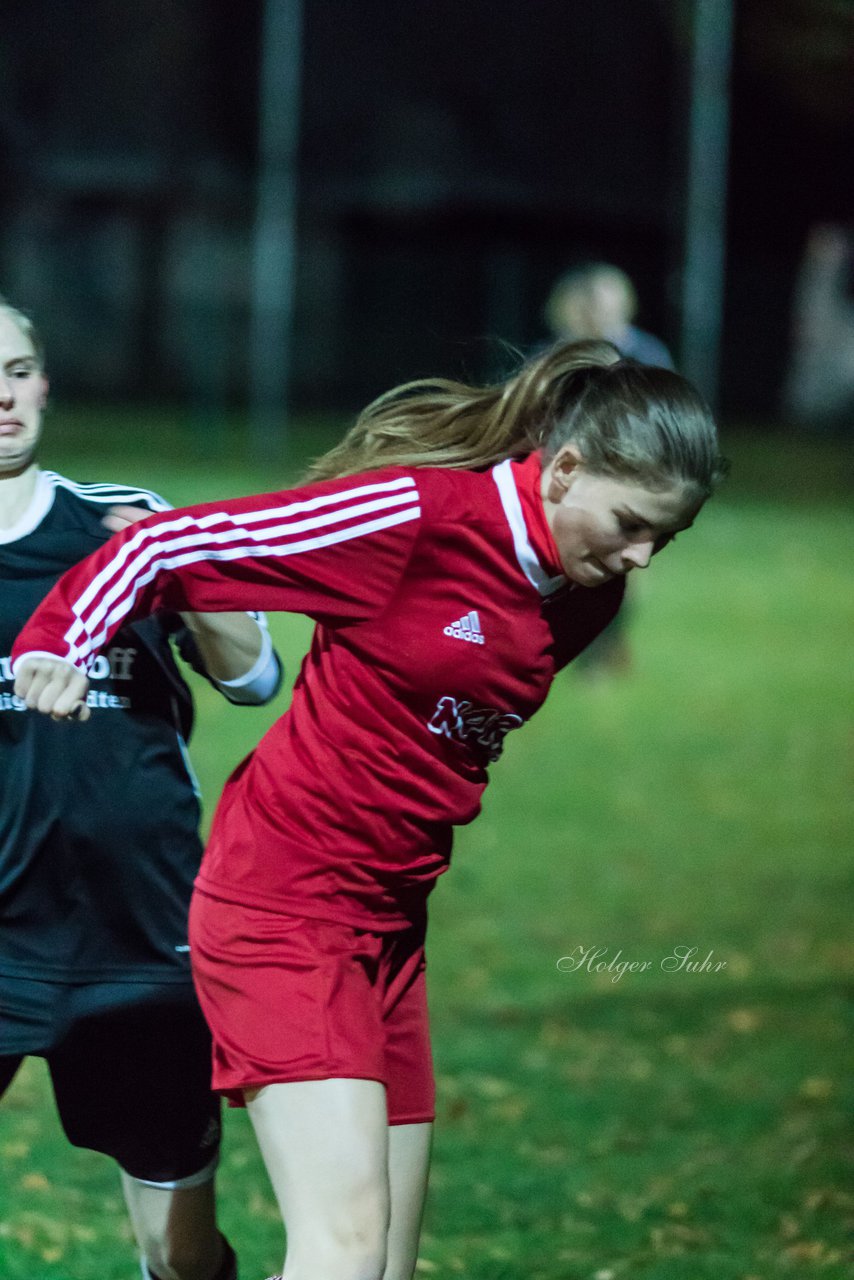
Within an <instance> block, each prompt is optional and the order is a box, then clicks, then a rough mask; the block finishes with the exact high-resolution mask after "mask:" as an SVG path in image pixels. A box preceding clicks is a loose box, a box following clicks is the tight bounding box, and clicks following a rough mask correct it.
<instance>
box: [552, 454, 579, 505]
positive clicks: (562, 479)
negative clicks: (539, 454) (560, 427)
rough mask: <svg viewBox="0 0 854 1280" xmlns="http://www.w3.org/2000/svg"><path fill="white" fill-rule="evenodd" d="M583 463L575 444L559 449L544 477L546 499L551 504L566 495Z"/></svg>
mask: <svg viewBox="0 0 854 1280" xmlns="http://www.w3.org/2000/svg"><path fill="white" fill-rule="evenodd" d="M583 461H584V460H583V458H582V456H581V454H580V453H579V452H578V449H577V448H576V447H575V445H574V444H565V445H562V446H561V447H560V449H558V451H557V453H556V454H555V456H554V457H553V458H552V460H551V462H550V463H549V465H548V467H547V468H546V471H545V474H544V476H543V479H544V481H545V497H546V498H547V499H548V500H549V502H554V503H558V502H560V501H561V499H562V498H563V496H564V494H565V493H567V492H568V491H569V489H570V488H571V487H572V484H573V481H574V479H575V476H576V475H577V474H578V470H579V468H580V467H581V466H582V464H583Z"/></svg>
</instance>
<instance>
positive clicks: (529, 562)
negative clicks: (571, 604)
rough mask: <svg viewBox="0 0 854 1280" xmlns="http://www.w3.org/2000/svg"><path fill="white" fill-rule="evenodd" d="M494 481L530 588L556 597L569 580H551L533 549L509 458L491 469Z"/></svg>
mask: <svg viewBox="0 0 854 1280" xmlns="http://www.w3.org/2000/svg"><path fill="white" fill-rule="evenodd" d="M492 478H493V480H494V481H495V483H496V485H497V486H498V494H499V497H500V498H501V505H502V506H503V508H504V514H505V516H506V517H507V523H508V524H509V525H510V532H511V533H512V535H513V546H514V548H515V550H516V559H517V560H518V561H519V567H520V568H521V570H522V572H523V573H524V575H525V577H526V578H527V579H528V581H529V582H530V584H531V586H532V587H536V589H537V591H539V593H540V595H541V596H550V595H553V594H554V592H555V591H558V590H560V588H561V587H563V586H566V578H565V577H564V576H563V574H559V575H558V576H557V577H556V578H552V577H550V576H549V574H548V573H546V570H545V569H544V568H543V566H542V563H541V562H540V557H539V556H538V555H537V553H536V551H535V550H534V548H533V545H532V543H531V539H530V537H529V536H528V526H527V525H526V524H525V516H524V513H523V511H522V503H521V502H520V500H519V492H518V490H517V488H516V480H515V478H514V476H513V466H512V462H511V459H510V458H505V460H504V461H503V462H499V463H498V465H497V466H495V467H493V468H492Z"/></svg>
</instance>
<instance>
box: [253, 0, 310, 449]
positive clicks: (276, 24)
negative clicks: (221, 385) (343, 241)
mask: <svg viewBox="0 0 854 1280" xmlns="http://www.w3.org/2000/svg"><path fill="white" fill-rule="evenodd" d="M262 33H263V34H262V47H261V80H260V95H259V96H260V108H259V117H260V118H259V146H258V185H257V200H256V210H255V226H254V233H253V244H252V298H251V320H250V335H249V343H250V349H249V369H250V421H251V443H252V452H253V455H254V459H255V462H256V463H259V464H262V465H264V464H268V463H270V462H272V461H275V460H278V459H279V458H280V456H281V453H282V451H283V448H284V445H285V439H286V429H287V414H288V408H289V397H290V384H291V370H292V342H293V314H294V296H295V275H296V249H297V230H296V224H297V175H298V151H299V107H300V70H301V55H302V0H265V2H264V16H263V26H262Z"/></svg>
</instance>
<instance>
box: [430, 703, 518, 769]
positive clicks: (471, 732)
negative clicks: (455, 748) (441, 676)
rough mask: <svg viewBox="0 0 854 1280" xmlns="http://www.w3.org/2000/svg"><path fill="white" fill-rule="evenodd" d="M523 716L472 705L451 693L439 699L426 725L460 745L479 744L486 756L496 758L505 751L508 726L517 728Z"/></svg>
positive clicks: (491, 758)
mask: <svg viewBox="0 0 854 1280" xmlns="http://www.w3.org/2000/svg"><path fill="white" fill-rule="evenodd" d="M521 724H522V717H521V716H517V715H516V713H515V712H513V711H498V710H496V709H495V708H493V707H475V706H473V705H472V703H471V702H466V701H465V700H463V701H460V702H458V701H457V699H456V698H452V697H450V696H447V697H444V698H440V699H439V701H438V703H437V705H436V710H435V711H434V712H433V717H432V719H431V720H430V721H429V722H428V725H427V728H428V729H429V730H430V732H431V733H437V734H440V735H441V736H443V737H445V738H450V739H451V741H452V742H460V743H462V744H463V746H466V747H473V746H477V747H480V748H481V749H482V750H483V751H485V752H486V755H487V758H488V759H489V760H490V761H492V760H497V759H498V757H499V756H500V755H501V752H502V751H503V750H504V739H505V737H506V736H507V734H508V733H509V732H510V730H511V729H518V728H519V726H520V725H521Z"/></svg>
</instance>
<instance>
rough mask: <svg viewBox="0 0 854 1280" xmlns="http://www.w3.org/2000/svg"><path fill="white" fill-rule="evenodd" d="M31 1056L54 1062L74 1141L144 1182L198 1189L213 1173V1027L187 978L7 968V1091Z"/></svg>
mask: <svg viewBox="0 0 854 1280" xmlns="http://www.w3.org/2000/svg"><path fill="white" fill-rule="evenodd" d="M28 1056H33V1057H39V1058H44V1059H45V1060H46V1061H47V1064H48V1067H49V1069H50V1075H51V1081H52V1083H53V1091H54V1095H55V1097H56V1105H57V1109H58V1111H59V1118H60V1120H61V1122H62V1127H63V1129H64V1130H65V1133H66V1135H67V1137H68V1140H69V1142H71V1143H73V1145H74V1146H76V1147H87V1148H89V1149H91V1150H93V1151H102V1152H104V1154H105V1155H108V1156H112V1157H113V1159H114V1160H116V1161H118V1163H119V1165H120V1166H121V1168H122V1169H124V1170H125V1172H126V1173H129V1174H130V1175H131V1176H132V1177H134V1178H139V1179H141V1180H143V1181H145V1182H154V1183H162V1184H165V1185H173V1184H175V1183H182V1184H183V1185H187V1184H189V1185H192V1184H193V1182H194V1181H196V1180H198V1181H202V1180H204V1178H205V1177H206V1176H208V1170H210V1172H211V1174H212V1171H213V1169H214V1167H215V1165H216V1158H217V1153H218V1150H219V1138H220V1118H219V1098H218V1097H217V1096H216V1095H215V1094H213V1093H212V1092H211V1088H210V1077H211V1042H210V1033H209V1031H208V1029H207V1027H206V1025H205V1023H204V1020H203V1018H202V1015H201V1012H200V1011H199V1007H198V1004H197V1002H196V997H195V992H194V991H193V988H192V987H191V986H190V985H189V984H188V983H162V982H160V983H155V982H89V983H83V984H79V985H72V984H63V983H58V982H39V981H36V980H33V979H30V978H10V977H6V976H4V975H2V974H0V1094H1V1093H2V1092H3V1091H4V1090H5V1088H6V1086H7V1085H8V1084H9V1082H10V1081H11V1079H12V1077H13V1076H14V1074H15V1072H16V1071H17V1069H18V1066H19V1065H20V1062H21V1059H22V1058H24V1057H28ZM195 1175H202V1176H201V1177H198V1179H196V1176H195Z"/></svg>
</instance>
